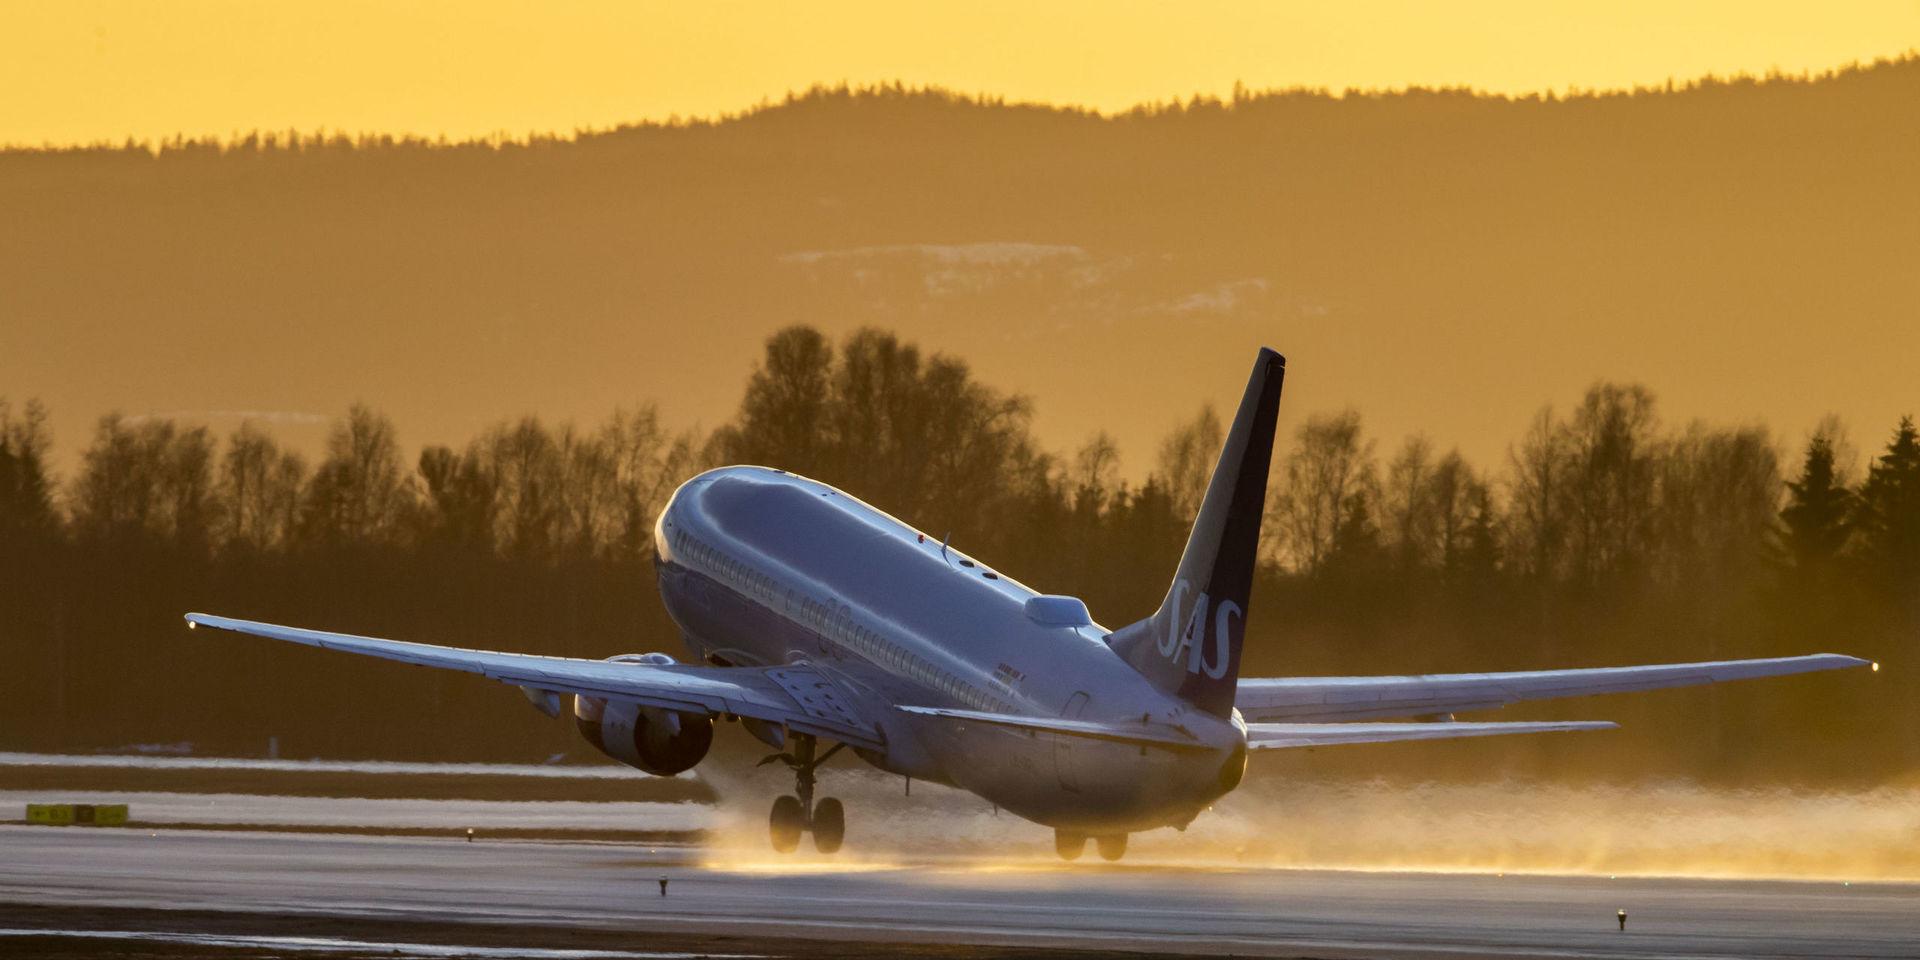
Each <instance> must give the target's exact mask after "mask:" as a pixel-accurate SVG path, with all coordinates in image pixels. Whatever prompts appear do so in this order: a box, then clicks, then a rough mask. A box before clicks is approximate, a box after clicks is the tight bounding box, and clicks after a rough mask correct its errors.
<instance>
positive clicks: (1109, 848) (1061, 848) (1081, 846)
mask: <svg viewBox="0 0 1920 960" xmlns="http://www.w3.org/2000/svg"><path fill="white" fill-rule="evenodd" d="M1089 839H1091V840H1092V841H1093V843H1094V846H1096V847H1098V848H1099V850H1100V859H1102V860H1107V861H1113V860H1118V859H1120V858H1121V857H1124V856H1126V855H1127V835H1126V834H1124V833H1103V834H1101V835H1099V836H1097V837H1091V838H1089V837H1088V836H1087V835H1086V834H1084V833H1076V832H1074V831H1072V830H1059V829H1056V830H1054V831H1053V852H1055V853H1057V854H1059V855H1060V859H1062V860H1078V859H1080V855H1081V854H1083V853H1086V852H1087V841H1088V840H1089Z"/></svg>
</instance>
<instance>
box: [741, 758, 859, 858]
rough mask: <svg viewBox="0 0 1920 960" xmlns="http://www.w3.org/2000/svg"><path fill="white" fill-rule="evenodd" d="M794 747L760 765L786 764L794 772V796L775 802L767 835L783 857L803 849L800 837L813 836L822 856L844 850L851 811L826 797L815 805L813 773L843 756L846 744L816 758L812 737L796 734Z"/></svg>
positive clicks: (815, 847) (814, 846) (816, 848)
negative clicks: (840, 755) (810, 834)
mask: <svg viewBox="0 0 1920 960" xmlns="http://www.w3.org/2000/svg"><path fill="white" fill-rule="evenodd" d="M788 742H789V743H791V744H792V747H791V748H790V749H789V750H788V752H786V753H776V754H774V755H772V756H770V757H767V758H766V759H764V760H761V761H760V764H759V765H760V766H763V767H764V766H766V765H767V764H769V763H774V762H779V763H784V764H786V765H787V766H788V767H790V768H791V769H792V770H793V779H794V791H793V792H794V793H797V794H799V796H797V797H796V796H793V795H792V794H788V795H786V796H783V797H781V798H779V799H778V800H775V801H773V813H772V814H771V815H769V816H768V817H767V835H768V836H769V837H770V838H772V840H773V849H775V850H777V851H779V852H781V853H792V852H793V851H795V850H798V849H799V848H800V834H802V833H812V834H813V848H814V849H815V850H818V851H820V852H821V853H832V852H834V851H835V850H838V849H840V844H841V842H842V841H844V840H845V839H846V837H847V811H846V808H845V807H843V806H841V805H840V801H839V800H836V799H834V798H833V797H824V798H822V799H821V800H820V802H819V803H817V804H816V803H814V802H813V784H814V777H813V771H814V769H815V768H816V767H818V766H820V765H821V764H823V763H826V762H827V760H828V759H829V758H830V757H832V756H833V755H834V754H836V753H839V752H840V750H841V748H843V747H845V746H846V744H844V743H836V744H834V745H833V749H831V750H828V751H827V752H826V753H823V754H820V755H819V757H817V758H816V757H815V756H814V749H815V748H816V747H817V746H818V741H816V740H815V739H814V738H813V737H812V736H810V735H808V734H799V733H797V734H794V735H793V737H792V739H791V740H789V741H788Z"/></svg>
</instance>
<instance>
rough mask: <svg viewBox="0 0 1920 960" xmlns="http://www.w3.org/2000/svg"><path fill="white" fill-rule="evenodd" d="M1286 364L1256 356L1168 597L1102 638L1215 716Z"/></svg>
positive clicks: (1246, 583)
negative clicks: (1151, 610)
mask: <svg viewBox="0 0 1920 960" xmlns="http://www.w3.org/2000/svg"><path fill="white" fill-rule="evenodd" d="M1286 372H1287V361H1286V358H1285V357H1282V356H1281V355H1279V354H1278V353H1275V352H1273V351H1272V350H1267V349H1262V350H1261V351H1260V357H1259V359H1258V360H1256V361H1254V364H1253V376H1252V377H1250V378H1248V380H1247V392H1246V395H1245V396H1243V397H1242V398H1241V399H1240V409H1239V410H1238V411H1237V412H1236V413H1235V414H1234V416H1233V427H1232V428H1231V429H1229V430H1228V431H1227V442H1226V446H1225V447H1223V448H1222V449H1221V451H1220V462H1219V463H1218V464H1216V465H1215V466H1214V468H1213V479H1211V480H1210V481H1208V483H1207V495H1206V498H1205V499H1204V500H1202V501H1201V502H1200V515H1199V516H1198V517H1196V518H1195V519H1194V521H1193V532H1192V533H1190V534H1188V535H1187V549H1186V552H1184V553H1182V554H1181V555H1180V569H1179V570H1178V571H1177V572H1176V573H1175V574H1174V576H1173V585H1172V586H1171V587H1169V588H1168V589H1167V597H1166V599H1165V600H1163V601H1161V603H1160V609H1159V610H1158V611H1156V612H1155V613H1154V615H1153V616H1151V617H1148V618H1147V619H1145V620H1142V621H1140V622H1139V623H1135V624H1132V625H1129V626H1126V627H1122V628H1121V629H1119V630H1116V631H1114V633H1113V636H1111V637H1110V638H1108V643H1110V644H1111V645H1112V646H1113V649H1114V651H1115V652H1116V653H1118V654H1120V656H1121V657H1123V658H1124V659H1125V660H1126V661H1127V662H1128V663H1129V664H1131V665H1132V666H1133V668H1134V669H1135V670H1138V671H1140V673H1141V674H1142V675H1143V676H1145V677H1146V678H1147V679H1148V680H1150V681H1152V683H1153V684H1154V686H1156V687H1158V688H1160V689H1162V690H1165V691H1167V692H1168V693H1172V694H1175V695H1177V696H1179V697H1181V698H1182V699H1184V700H1187V701H1188V702H1190V703H1192V704H1193V705H1194V706H1196V707H1198V708H1200V709H1202V710H1205V711H1207V712H1208V713H1212V714H1216V715H1219V716H1223V717H1224V716H1226V715H1228V714H1229V713H1230V712H1232V710H1233V697H1234V689H1235V686H1236V685H1237V683H1238V681H1239V678H1240V646H1241V641H1242V640H1244V639H1245V637H1246V634H1247V594H1248V593H1249V592H1250V590H1251V589H1252V587H1253V571H1254V565H1255V564H1256V563H1257V562H1258V557H1259V551H1260V516H1261V514H1262V513H1263V512H1264V511H1265V509H1266V500H1267V470H1268V467H1269V466H1270V465H1271V464H1272V462H1273V432H1274V422H1275V419H1276V418H1277V417H1278V415H1279V411H1280V381H1281V379H1282V378H1283V377H1284V376H1285V374H1286Z"/></svg>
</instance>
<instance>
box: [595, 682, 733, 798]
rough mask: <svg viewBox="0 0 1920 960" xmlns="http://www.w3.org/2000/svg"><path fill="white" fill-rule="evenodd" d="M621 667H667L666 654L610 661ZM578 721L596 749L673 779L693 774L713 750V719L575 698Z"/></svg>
mask: <svg viewBox="0 0 1920 960" xmlns="http://www.w3.org/2000/svg"><path fill="white" fill-rule="evenodd" d="M609 659H610V660H612V661H614V662H618V663H645V664H666V663H672V662H673V658H672V657H669V656H667V655H666V654H663V653H649V654H644V655H640V656H634V655H627V656H620V657H610V658H609ZM573 719H574V722H575V723H576V724H578V725H579V727H580V735H581V736H583V737H585V738H587V742H588V743H591V744H593V746H594V749H596V750H599V751H600V752H601V753H604V754H606V755H607V756H609V757H612V758H614V759H615V760H618V761H620V762H621V763H624V764H626V765H627V766H630V767H635V768H638V769H641V770H645V771H646V772H648V773H651V774H654V775H655V776H661V777H670V776H673V775H674V774H676V773H680V772H682V771H684V770H691V769H692V768H693V766H694V764H697V763H699V762H700V761H701V760H702V759H704V758H705V757H706V755H707V750H708V749H710V748H711V747H712V746H713V716H712V715H711V714H705V713H681V712H679V711H675V710H661V709H658V708H655V707H642V706H640V705H638V704H633V703H620V702H617V701H616V702H611V703H610V702H608V701H606V700H602V699H600V698H598V697H586V696H575V697H574V698H573Z"/></svg>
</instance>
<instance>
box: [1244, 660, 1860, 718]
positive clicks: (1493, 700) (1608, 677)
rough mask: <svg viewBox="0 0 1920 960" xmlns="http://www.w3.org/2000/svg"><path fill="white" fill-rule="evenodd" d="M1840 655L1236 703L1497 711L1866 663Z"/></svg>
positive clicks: (1291, 690) (1383, 681)
mask: <svg viewBox="0 0 1920 960" xmlns="http://www.w3.org/2000/svg"><path fill="white" fill-rule="evenodd" d="M1864 666H1867V661H1865V660H1862V659H1860V658H1858V657H1848V656H1842V655H1840V654H1837V653H1817V654H1813V655H1811V656H1804V657H1771V658H1767V659H1760V660H1716V661H1712V662H1707V663H1663V664H1656V665H1653V666H1645V667H1598V668H1583V669H1575V670H1525V671H1518V672H1514V673H1442V674H1428V675H1425V676H1400V677H1274V678H1259V679H1246V678H1243V679H1242V680H1241V681H1240V689H1239V692H1238V693H1237V694H1236V695H1235V698H1234V706H1236V707H1238V708H1239V709H1240V713H1241V715H1243V716H1245V717H1246V719H1247V720H1249V721H1266V720H1274V721H1302V722H1307V721H1335V720H1385V719H1389V718H1393V717H1420V716H1426V715H1429V714H1445V713H1459V712H1464V711H1467V710H1490V709H1494V708H1496V707H1504V706H1506V705H1507V704H1510V703H1518V702H1520V701H1522V700H1554V699H1558V698H1561V697H1585V696H1591V695H1593V694H1599V693H1627V692H1630V691H1637V690H1660V689H1665V688H1668V687H1692V686H1700V685H1703V684H1709V683H1725V682H1727V681H1729V680H1751V679H1754V678H1758V677H1781V676H1787V675H1790V674H1796V673H1810V672H1813V671H1817V670H1841V669H1846V668H1849V667H1864Z"/></svg>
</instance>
